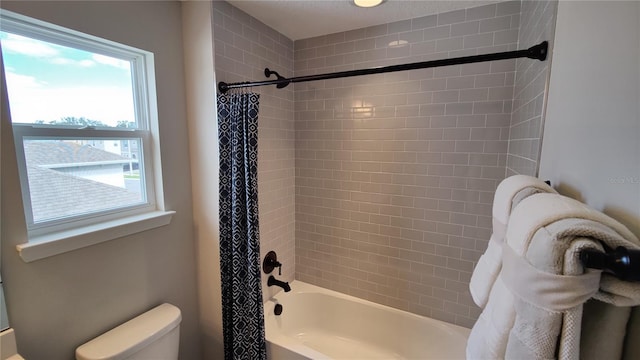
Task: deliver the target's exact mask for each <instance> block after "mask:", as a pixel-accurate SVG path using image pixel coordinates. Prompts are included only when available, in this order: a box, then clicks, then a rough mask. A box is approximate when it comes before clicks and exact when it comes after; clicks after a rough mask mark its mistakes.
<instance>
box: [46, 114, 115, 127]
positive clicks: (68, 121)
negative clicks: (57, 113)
mask: <svg viewBox="0 0 640 360" xmlns="http://www.w3.org/2000/svg"><path fill="white" fill-rule="evenodd" d="M49 124H51V125H79V126H96V127H105V126H108V125H107V124H105V123H103V122H102V121H99V120H91V119H87V118H85V117H84V116H82V117H75V116H65V117H61V118H60V119H59V120H53V121H49Z"/></svg>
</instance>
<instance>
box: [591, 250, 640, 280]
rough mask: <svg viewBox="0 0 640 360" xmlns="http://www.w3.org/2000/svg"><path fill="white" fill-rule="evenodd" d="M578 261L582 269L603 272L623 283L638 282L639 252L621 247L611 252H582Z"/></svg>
mask: <svg viewBox="0 0 640 360" xmlns="http://www.w3.org/2000/svg"><path fill="white" fill-rule="evenodd" d="M580 261H582V265H584V267H587V268H590V269H599V270H604V271H605V272H608V273H611V274H613V275H614V276H616V277H617V278H619V279H621V280H625V281H640V250H629V249H627V248H625V247H623V246H619V247H617V248H616V249H615V250H613V251H607V252H600V251H597V250H592V249H588V250H582V251H581V252H580Z"/></svg>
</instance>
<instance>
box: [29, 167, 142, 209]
mask: <svg viewBox="0 0 640 360" xmlns="http://www.w3.org/2000/svg"><path fill="white" fill-rule="evenodd" d="M27 173H28V177H29V190H30V192H31V208H32V210H33V212H34V213H33V219H34V221H36V222H37V221H42V220H51V219H55V218H61V217H65V216H70V215H78V214H82V213H87V212H95V211H100V210H108V209H112V208H117V207H123V206H127V205H134V204H137V203H140V202H141V199H140V194H138V193H135V192H133V191H129V190H127V189H123V188H120V187H117V186H111V185H107V184H103V183H100V182H97V181H92V180H88V179H83V178H81V177H77V176H73V175H68V174H65V173H62V172H59V171H55V170H50V169H47V168H44V167H42V166H27ZM97 205H98V206H99V207H100V208H99V209H98V208H96V207H97Z"/></svg>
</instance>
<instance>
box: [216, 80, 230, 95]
mask: <svg viewBox="0 0 640 360" xmlns="http://www.w3.org/2000/svg"><path fill="white" fill-rule="evenodd" d="M228 90H229V85H227V83H226V82H224V81H220V82H219V83H218V91H220V93H222V94H224V93H226V92H227V91H228Z"/></svg>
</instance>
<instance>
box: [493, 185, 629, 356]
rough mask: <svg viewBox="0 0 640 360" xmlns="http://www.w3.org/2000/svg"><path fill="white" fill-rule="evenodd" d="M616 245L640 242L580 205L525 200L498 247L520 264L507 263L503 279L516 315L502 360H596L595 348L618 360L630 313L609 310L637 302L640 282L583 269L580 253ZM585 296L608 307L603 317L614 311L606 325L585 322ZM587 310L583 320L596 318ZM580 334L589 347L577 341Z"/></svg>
mask: <svg viewBox="0 0 640 360" xmlns="http://www.w3.org/2000/svg"><path fill="white" fill-rule="evenodd" d="M617 246H625V247H627V248H628V249H636V250H637V249H640V241H639V240H638V238H637V237H635V235H634V234H632V233H631V232H630V231H629V230H628V229H627V228H626V227H624V226H623V225H622V224H620V223H619V222H618V221H616V220H614V219H612V218H610V217H609V216H607V215H605V214H603V213H601V212H599V211H596V210H594V209H592V208H590V207H589V206H587V205H585V204H583V203H580V202H578V201H576V200H573V199H570V198H567V197H564V196H561V195H553V194H537V195H534V196H531V197H529V198H527V199H525V200H523V201H522V202H521V203H520V205H519V206H518V208H517V209H516V210H515V211H514V212H513V213H512V215H511V219H510V223H509V227H508V229H507V235H506V239H505V244H504V249H503V251H504V252H505V255H506V254H507V253H510V254H511V255H515V256H517V257H518V258H519V259H520V260H521V262H520V263H518V264H517V265H515V266H512V265H507V263H506V262H505V265H504V267H503V271H502V273H501V275H500V277H501V278H502V277H503V278H504V281H505V284H506V287H507V288H508V289H509V290H510V292H511V293H512V294H514V299H515V303H514V309H515V313H516V318H515V321H514V324H513V328H512V329H511V332H510V334H509V338H508V341H507V349H506V353H505V357H506V358H552V357H557V358H559V359H567V360H568V359H578V358H580V359H595V358H599V355H603V353H598V352H596V351H593V349H594V348H599V349H605V348H607V352H608V353H609V354H610V355H613V354H617V355H616V356H615V357H616V358H619V354H621V353H622V348H621V347H622V344H623V339H624V329H625V327H626V323H627V320H628V317H629V313H630V312H629V311H621V310H615V309H613V308H612V307H609V306H608V305H609V304H611V306H613V305H615V306H633V305H638V304H640V284H638V283H629V282H625V281H622V280H620V279H617V278H615V277H614V276H612V275H610V274H607V273H601V271H599V270H592V269H584V267H583V266H582V263H581V262H580V260H579V253H580V251H582V250H584V249H596V250H600V251H602V250H603V248H604V247H606V248H616V247H617ZM531 269H533V270H531ZM507 272H508V274H507ZM534 272H536V273H535V274H536V276H534V277H531V276H530V275H531V273H534ZM589 298H593V299H598V300H600V301H602V302H603V303H606V304H605V305H603V306H598V310H599V311H601V312H602V313H603V314H607V313H609V315H611V314H612V311H614V312H615V313H616V316H608V319H607V320H608V322H607V326H593V323H594V322H593V320H594V319H593V318H592V319H585V321H586V322H585V323H584V324H583V322H582V321H583V308H584V303H585V302H586V301H587V299H589ZM590 309H591V310H592V312H590V313H589V314H588V315H590V316H597V315H598V314H597V313H596V312H595V311H593V310H594V308H593V307H590ZM585 315H586V314H585ZM603 316H604V315H603ZM583 325H585V326H583ZM600 325H603V324H602V323H601V324H600ZM614 329H617V331H614ZM583 331H585V336H586V338H587V339H588V340H589V343H585V342H581V336H582V332H583ZM616 336H617V337H619V338H618V339H613V337H616ZM599 341H602V342H603V343H602V344H600V343H599ZM581 343H582V344H581ZM605 343H606V344H605ZM605 345H606V346H605Z"/></svg>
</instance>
